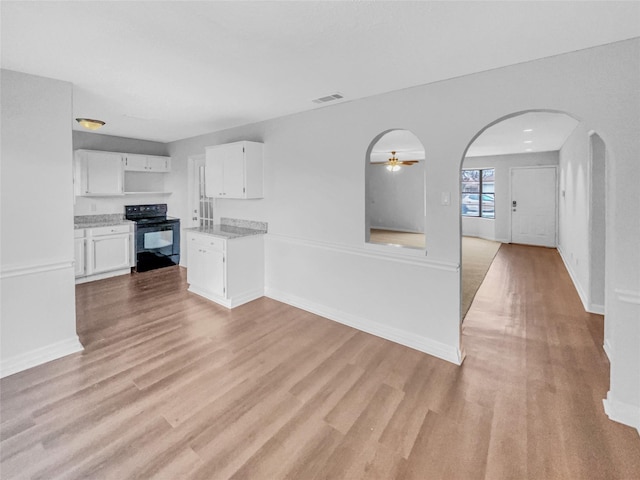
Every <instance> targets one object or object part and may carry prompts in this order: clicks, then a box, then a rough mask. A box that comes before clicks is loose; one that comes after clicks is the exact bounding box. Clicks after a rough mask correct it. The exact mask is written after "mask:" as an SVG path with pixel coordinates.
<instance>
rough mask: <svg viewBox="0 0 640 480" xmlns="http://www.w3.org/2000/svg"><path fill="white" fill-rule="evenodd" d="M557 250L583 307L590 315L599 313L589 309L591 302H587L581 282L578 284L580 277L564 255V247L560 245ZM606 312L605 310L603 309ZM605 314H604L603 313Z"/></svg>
mask: <svg viewBox="0 0 640 480" xmlns="http://www.w3.org/2000/svg"><path fill="white" fill-rule="evenodd" d="M556 249H557V250H558V253H559V254H560V258H561V259H562V263H564V266H565V268H566V269H567V272H568V273H569V277H571V281H572V282H573V286H574V287H575V289H576V291H577V292H578V296H579V297H580V301H581V302H582V307H583V308H584V310H585V312H589V313H598V312H593V311H591V309H590V308H589V307H590V305H589V302H588V300H587V295H586V293H585V292H584V290H583V288H582V285H580V282H578V276H577V275H576V273H575V272H574V270H573V268H572V267H571V263H570V262H569V261H568V260H567V258H566V256H565V255H564V252H563V251H562V246H561V245H558V246H557V247H556ZM603 310H604V308H603ZM603 314H604V312H603Z"/></svg>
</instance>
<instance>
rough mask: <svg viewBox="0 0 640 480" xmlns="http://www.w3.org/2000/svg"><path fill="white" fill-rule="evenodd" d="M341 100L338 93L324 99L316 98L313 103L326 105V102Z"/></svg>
mask: <svg viewBox="0 0 640 480" xmlns="http://www.w3.org/2000/svg"><path fill="white" fill-rule="evenodd" d="M341 98H344V97H343V96H342V95H341V94H339V93H334V94H332V95H327V96H326V97H320V98H316V99H315V100H313V103H327V102H333V101H335V100H339V99H341Z"/></svg>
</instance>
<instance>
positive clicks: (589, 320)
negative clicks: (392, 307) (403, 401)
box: [462, 244, 640, 479]
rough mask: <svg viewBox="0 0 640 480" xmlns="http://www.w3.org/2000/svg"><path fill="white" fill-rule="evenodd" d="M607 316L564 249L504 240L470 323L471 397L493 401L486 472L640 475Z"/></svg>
mask: <svg viewBox="0 0 640 480" xmlns="http://www.w3.org/2000/svg"><path fill="white" fill-rule="evenodd" d="M603 324H604V322H603V317H602V316H600V315H594V314H590V313H586V312H585V311H584V308H583V306H582V303H581V302H580V299H579V297H578V294H577V292H576V291H575V288H574V286H573V284H572V282H571V279H570V277H569V275H568V273H567V271H566V269H565V267H564V264H563V263H562V260H561V258H560V255H559V254H558V252H557V250H555V249H549V248H543V247H528V246H523V245H513V244H504V245H502V247H501V248H500V250H499V251H498V254H497V256H496V258H495V260H494V262H493V264H492V266H491V268H490V270H489V272H488V274H487V276H486V277H485V280H484V283H483V284H482V286H481V287H480V289H479V290H478V293H477V294H476V297H475V300H474V303H473V305H472V306H471V309H470V310H469V313H468V314H467V317H466V319H465V322H464V326H463V340H462V342H463V347H464V349H465V351H466V354H467V357H466V359H465V362H464V370H465V377H467V383H468V390H467V394H466V395H467V398H468V399H469V400H472V401H475V402H478V403H480V404H482V405H484V406H486V407H489V408H491V409H492V410H493V418H492V421H491V424H492V425H491V433H490V440H489V449H488V455H487V472H486V478H505V477H510V478H585V479H586V478H589V479H592V478H607V479H611V478H640V438H639V437H638V433H637V432H636V431H635V430H634V429H632V428H630V427H626V426H623V425H620V424H617V423H615V422H612V421H610V420H609V419H608V418H607V416H606V414H605V413H604V408H603V405H602V400H603V399H604V398H605V397H606V395H607V390H608V389H609V361H608V359H607V357H606V355H605V353H604V350H603V348H602V344H603Z"/></svg>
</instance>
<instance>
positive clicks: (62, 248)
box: [0, 70, 82, 376]
mask: <svg viewBox="0 0 640 480" xmlns="http://www.w3.org/2000/svg"><path fill="white" fill-rule="evenodd" d="M1 83H2V94H1V106H2V108H1V110H2V117H1V118H2V155H1V158H2V164H1V169H2V170H1V171H2V178H1V185H2V194H1V195H2V197H1V198H2V205H1V207H0V209H1V213H2V215H1V217H2V233H1V240H2V243H1V245H2V252H1V258H0V264H1V273H0V277H1V282H2V284H1V288H2V307H1V314H2V316H1V317H2V318H1V323H0V331H1V335H0V336H1V337H2V339H1V342H0V350H1V351H0V368H1V374H2V376H5V375H9V374H11V373H14V372H17V371H20V370H23V369H25V368H28V367H31V366H33V365H36V364H38V363H42V362H43V361H48V360H51V359H53V358H57V357H60V356H62V355H65V354H68V353H72V352H75V351H78V350H81V349H82V346H81V345H80V343H79V341H78V337H77V335H76V323H75V289H74V288H75V284H74V273H73V184H72V160H71V159H72V156H73V154H72V146H71V145H72V142H71V121H72V110H71V105H72V87H71V84H70V83H67V82H60V81H57V80H51V79H47V78H42V77H36V76H33V75H26V74H23V73H18V72H13V71H8V70H2V72H1ZM35 118H37V119H38V121H37V122H36V121H34V119H35Z"/></svg>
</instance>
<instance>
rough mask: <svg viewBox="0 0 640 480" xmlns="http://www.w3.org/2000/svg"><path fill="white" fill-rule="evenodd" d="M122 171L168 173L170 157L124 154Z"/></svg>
mask: <svg viewBox="0 0 640 480" xmlns="http://www.w3.org/2000/svg"><path fill="white" fill-rule="evenodd" d="M124 169H125V171H127V172H158V173H166V172H170V171H171V157H159V156H155V155H137V154H132V153H126V154H124Z"/></svg>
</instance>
